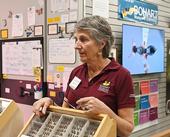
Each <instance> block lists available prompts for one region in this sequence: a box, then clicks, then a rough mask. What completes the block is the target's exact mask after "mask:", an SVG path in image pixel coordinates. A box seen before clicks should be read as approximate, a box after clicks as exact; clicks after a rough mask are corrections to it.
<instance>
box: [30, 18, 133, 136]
mask: <svg viewBox="0 0 170 137" xmlns="http://www.w3.org/2000/svg"><path fill="white" fill-rule="evenodd" d="M74 37H75V49H76V50H78V53H79V56H80V60H81V62H82V63H83V64H82V65H80V66H78V67H76V68H75V69H74V70H73V71H72V73H71V75H70V78H69V82H68V87H67V90H66V96H65V99H64V100H65V102H64V103H63V107H70V104H71V106H73V107H76V108H79V109H82V110H86V112H87V113H90V114H93V115H96V114H100V113H106V114H108V115H109V116H110V117H111V118H114V119H115V120H116V122H117V129H118V136H121V137H124V136H129V135H130V133H131V132H132V130H133V127H134V125H133V108H134V106H135V99H134V93H133V84H132V79H131V76H130V73H129V71H128V70H126V69H125V68H123V67H122V66H121V65H120V64H118V63H117V62H116V61H115V60H114V59H112V60H110V59H109V58H108V55H109V50H110V47H111V45H112V44H113V35H112V31H111V27H110V26H109V24H108V22H107V21H106V20H105V19H104V18H102V17H100V16H91V17H86V18H83V19H82V20H80V21H79V22H78V23H77V24H76V26H75V32H74ZM67 102H68V103H67ZM51 104H53V101H52V100H51V99H50V98H48V97H46V98H43V99H41V100H39V101H37V102H35V103H34V105H33V107H34V112H35V113H36V114H37V115H42V113H45V112H46V109H47V107H48V106H49V105H51ZM41 107H42V111H40V108H41Z"/></svg>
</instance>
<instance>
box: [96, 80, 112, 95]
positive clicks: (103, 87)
mask: <svg viewBox="0 0 170 137" xmlns="http://www.w3.org/2000/svg"><path fill="white" fill-rule="evenodd" d="M109 88H110V82H109V81H105V82H104V83H102V84H101V85H100V86H99V89H98V90H100V91H103V92H105V93H108V92H109Z"/></svg>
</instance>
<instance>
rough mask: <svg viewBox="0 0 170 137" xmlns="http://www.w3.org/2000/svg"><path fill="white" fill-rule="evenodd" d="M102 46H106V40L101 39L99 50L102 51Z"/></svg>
mask: <svg viewBox="0 0 170 137" xmlns="http://www.w3.org/2000/svg"><path fill="white" fill-rule="evenodd" d="M104 46H106V40H104V39H102V40H101V45H100V48H101V49H103V48H104Z"/></svg>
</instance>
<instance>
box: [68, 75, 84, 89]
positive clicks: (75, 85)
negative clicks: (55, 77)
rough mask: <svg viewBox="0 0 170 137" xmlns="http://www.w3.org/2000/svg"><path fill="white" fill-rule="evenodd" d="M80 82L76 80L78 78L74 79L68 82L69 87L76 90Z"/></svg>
mask: <svg viewBox="0 0 170 137" xmlns="http://www.w3.org/2000/svg"><path fill="white" fill-rule="evenodd" d="M80 82H81V80H80V79H79V78H78V77H76V76H75V77H74V78H73V80H72V81H71V82H70V84H69V86H70V87H71V88H72V89H74V90H75V89H76V88H77V87H78V85H79V84H80Z"/></svg>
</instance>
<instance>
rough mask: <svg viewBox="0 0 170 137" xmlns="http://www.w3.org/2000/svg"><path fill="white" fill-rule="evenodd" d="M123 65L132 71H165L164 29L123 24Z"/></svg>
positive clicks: (146, 72) (141, 72)
mask: <svg viewBox="0 0 170 137" xmlns="http://www.w3.org/2000/svg"><path fill="white" fill-rule="evenodd" d="M122 32H123V42H122V65H123V66H124V67H125V68H127V69H128V70H129V71H130V73H131V74H132V75H133V74H134V75H135V74H148V73H160V72H164V42H165V33H164V30H160V29H155V28H147V27H139V26H132V25H127V24H123V28H122Z"/></svg>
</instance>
